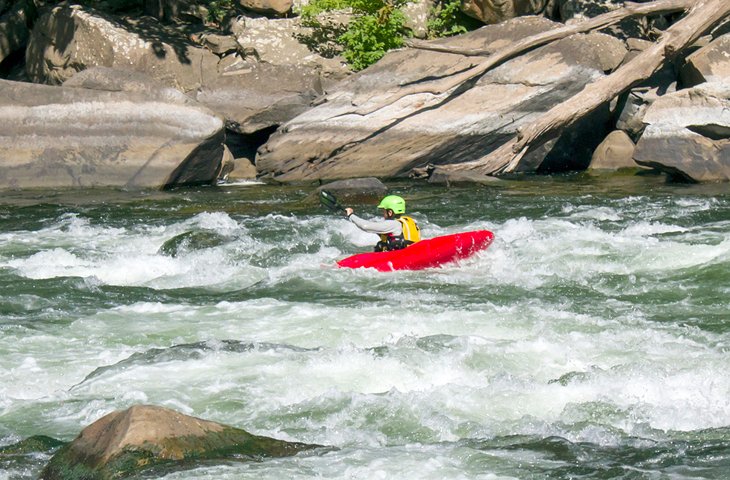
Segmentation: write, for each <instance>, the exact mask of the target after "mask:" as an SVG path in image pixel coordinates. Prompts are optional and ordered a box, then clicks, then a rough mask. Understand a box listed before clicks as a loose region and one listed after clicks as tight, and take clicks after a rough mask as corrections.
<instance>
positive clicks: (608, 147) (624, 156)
mask: <svg viewBox="0 0 730 480" xmlns="http://www.w3.org/2000/svg"><path fill="white" fill-rule="evenodd" d="M635 147H636V146H635V145H634V142H633V141H632V140H631V138H630V137H629V136H628V135H627V134H626V132H623V131H621V130H614V131H613V132H611V133H609V134H608V136H607V137H606V138H605V140H603V142H601V144H600V145H599V146H598V148H596V151H595V152H593V157H592V158H591V163H590V165H589V166H588V169H589V170H619V169H622V168H637V167H638V165H637V164H636V162H634V159H633V155H634V148H635Z"/></svg>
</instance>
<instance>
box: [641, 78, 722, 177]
mask: <svg viewBox="0 0 730 480" xmlns="http://www.w3.org/2000/svg"><path fill="white" fill-rule="evenodd" d="M644 122H646V123H647V127H646V129H645V130H644V134H643V135H642V136H641V139H640V140H639V142H638V143H637V145H636V150H635V151H634V160H636V162H637V163H639V164H640V165H645V166H648V167H653V168H656V169H658V170H662V171H664V172H667V173H669V174H671V175H674V176H677V177H680V178H684V179H687V180H690V181H695V182H707V181H729V180H730V82H724V83H721V82H713V83H704V84H702V85H699V86H697V87H694V88H690V89H686V90H680V91H678V92H675V93H672V94H668V95H664V96H663V97H661V98H659V99H657V100H656V101H655V102H654V103H653V105H651V107H649V108H648V109H647V111H646V115H645V116H644Z"/></svg>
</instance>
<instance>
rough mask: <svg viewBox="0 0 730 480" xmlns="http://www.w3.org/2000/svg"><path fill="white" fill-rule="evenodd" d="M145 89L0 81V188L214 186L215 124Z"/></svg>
mask: <svg viewBox="0 0 730 480" xmlns="http://www.w3.org/2000/svg"><path fill="white" fill-rule="evenodd" d="M150 92H152V93H150ZM150 92H144V91H137V92H134V91H129V92H119V91H95V90H87V89H84V88H75V87H52V86H47V85H35V84H28V83H20V82H11V81H7V80H0V124H1V125H2V126H3V127H2V129H0V189H8V188H30V187H94V186H100V187H101V186H115V187H124V188H165V187H171V186H175V185H190V184H203V183H211V182H214V181H215V180H216V178H217V174H218V171H219V169H220V163H221V158H222V154H223V137H224V123H223V120H222V119H221V118H220V117H219V116H217V115H215V114H214V113H213V112H212V111H210V110H208V109H207V108H205V107H202V106H200V105H196V104H194V102H192V101H190V100H188V99H180V98H176V96H175V94H174V93H172V92H166V91H165V90H164V89H160V90H151V91H150ZM177 95H180V94H179V93H178V94H177ZM180 96H181V95H180Z"/></svg>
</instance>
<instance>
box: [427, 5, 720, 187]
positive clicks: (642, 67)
mask: <svg viewBox="0 0 730 480" xmlns="http://www.w3.org/2000/svg"><path fill="white" fill-rule="evenodd" d="M682 7H684V8H682ZM667 8H671V9H677V8H679V9H685V8H688V9H689V11H688V13H687V14H686V16H685V17H684V18H683V19H681V20H680V21H678V22H677V23H675V24H674V25H672V26H671V27H670V28H668V29H667V30H666V31H665V32H663V34H662V35H661V37H660V38H659V39H658V41H657V42H655V43H654V44H653V45H652V46H651V47H649V48H648V49H646V50H645V51H644V52H642V53H641V54H639V55H637V56H636V57H635V58H634V59H632V60H631V61H629V62H627V63H626V64H625V65H623V66H622V67H620V68H619V69H617V70H616V71H615V72H613V73H612V74H610V75H607V76H605V77H603V78H602V79H600V80H597V81H596V82H593V83H591V84H589V85H587V86H586V87H585V88H584V89H583V90H582V91H581V92H580V93H578V94H576V95H575V96H573V97H572V98H571V99H570V100H568V101H567V102H563V103H561V104H560V105H557V106H556V107H554V108H552V109H551V110H549V111H547V112H545V113H544V114H543V115H541V116H540V117H539V118H538V119H537V120H535V121H534V122H532V123H531V124H529V125H527V126H525V127H524V128H522V129H521V130H520V131H519V133H518V134H517V136H516V137H514V138H512V139H510V140H509V141H507V142H506V143H504V144H503V145H502V146H501V147H499V148H497V149H496V150H494V151H492V152H490V153H489V154H487V155H485V156H483V157H482V158H479V159H477V160H474V161H471V162H466V163H461V164H458V165H448V166H442V167H437V168H436V170H435V171H436V172H438V173H439V177H441V178H444V177H446V178H448V176H449V173H450V172H465V171H468V172H470V173H471V174H477V175H499V174H503V173H510V172H514V171H515V170H517V169H518V168H519V166H520V160H521V159H522V158H523V157H524V155H525V153H527V151H528V150H529V149H531V148H534V147H537V146H540V145H542V144H543V143H545V142H546V141H548V140H550V139H552V138H555V137H556V136H558V135H559V134H560V132H561V131H562V130H563V129H565V128H566V127H569V126H571V125H573V124H574V123H576V122H577V121H579V120H580V119H581V118H583V117H584V116H586V115H587V114H589V113H591V112H592V111H594V110H595V109H596V108H598V107H599V106H600V105H603V104H605V103H607V102H610V101H611V100H612V99H613V98H615V97H617V96H618V95H620V94H621V93H623V92H625V91H626V90H628V89H630V88H631V87H633V86H635V85H637V84H639V83H641V82H642V81H644V80H646V79H648V78H649V77H650V76H651V75H652V74H654V73H655V72H656V71H657V70H659V68H660V67H661V66H662V65H663V64H664V63H665V62H667V61H669V60H671V59H673V58H674V57H676V55H677V54H679V52H681V51H682V50H684V49H685V48H686V47H687V46H689V45H691V44H692V43H693V42H694V41H696V40H697V39H698V38H699V37H700V36H702V35H703V34H705V33H706V32H707V31H709V30H710V29H712V28H713V27H714V26H715V25H717V24H718V23H720V22H721V21H722V20H723V19H724V18H726V17H728V16H730V1H729V0H689V1H681V0H678V1H674V2H673V1H656V2H651V3H645V4H640V5H631V6H629V7H626V8H625V9H621V10H623V13H622V14H621V15H623V16H624V17H625V16H630V15H635V14H637V13H635V12H636V11H637V9H638V10H640V11H641V12H644V13H642V14H646V12H650V13H654V12H666V11H667V10H666V9H667ZM632 9H633V10H632ZM618 11H619V10H616V11H615V12H611V13H613V14H615V13H616V12H618ZM670 11H671V10H670ZM611 13H609V14H606V15H610V14H611ZM603 16H604V15H602V16H601V17H603ZM599 18H600V17H595V18H594V19H592V20H589V21H588V22H596V20H597V19H599ZM618 20H620V18H618V19H617V20H616V21H618ZM558 30H563V29H562V28H561V29H558ZM558 30H555V31H551V32H547V33H546V34H542V35H547V34H555V33H556V32H558ZM531 38H534V37H531ZM527 40H529V39H526V41H527ZM485 63H490V61H489V60H488V61H487V62H485ZM483 65H484V64H482V65H480V66H479V67H478V68H480V69H483V68H484V66H483ZM485 71H486V70H485Z"/></svg>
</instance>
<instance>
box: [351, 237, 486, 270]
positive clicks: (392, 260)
mask: <svg viewBox="0 0 730 480" xmlns="http://www.w3.org/2000/svg"><path fill="white" fill-rule="evenodd" d="M493 239H494V234H493V233H492V232H490V231H487V230H477V231H474V232H464V233H454V234H453V235H444V236H442V237H435V238H429V239H427V240H421V241H420V242H418V243H414V244H413V245H411V246H409V247H406V248H404V249H402V250H392V251H390V252H370V253H359V254H357V255H353V256H351V257H347V258H344V259H342V260H340V261H339V262H337V265H338V266H339V267H343V268H374V269H376V270H378V271H380V272H390V271H393V270H422V269H424V268H434V267H438V266H441V265H443V264H446V263H450V262H455V261H457V260H462V259H464V258H467V257H470V256H472V255H474V254H475V253H476V252H478V251H479V250H484V249H485V248H487V247H488V246H489V244H490V243H492V240H493Z"/></svg>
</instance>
